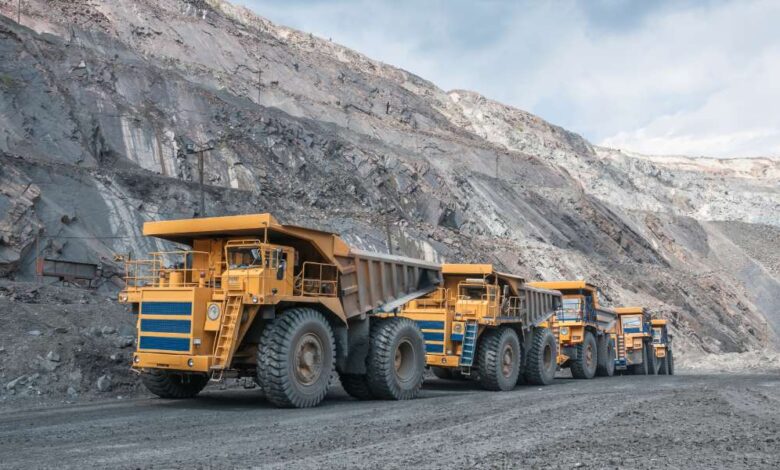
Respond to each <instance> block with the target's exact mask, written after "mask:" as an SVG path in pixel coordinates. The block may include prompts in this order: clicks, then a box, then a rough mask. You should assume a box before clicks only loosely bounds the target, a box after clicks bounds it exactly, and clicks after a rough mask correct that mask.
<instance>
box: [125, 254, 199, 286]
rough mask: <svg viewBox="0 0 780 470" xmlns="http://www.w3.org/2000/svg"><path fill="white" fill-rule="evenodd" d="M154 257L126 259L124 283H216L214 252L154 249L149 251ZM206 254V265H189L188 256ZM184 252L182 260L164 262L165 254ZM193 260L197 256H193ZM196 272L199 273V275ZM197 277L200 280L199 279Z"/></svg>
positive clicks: (148, 284) (189, 284)
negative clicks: (199, 267) (196, 266)
mask: <svg viewBox="0 0 780 470" xmlns="http://www.w3.org/2000/svg"><path fill="white" fill-rule="evenodd" d="M149 254H150V255H151V259H140V260H127V261H125V276H124V280H125V285H126V287H129V288H135V287H193V286H200V287H206V286H213V285H214V269H213V267H212V266H211V254H210V253H208V252H205V251H196V250H174V251H155V252H152V253H149ZM189 255H193V257H194V256H196V255H197V256H206V263H205V266H208V268H207V269H195V268H192V267H191V266H188V262H187V257H188V256H189ZM171 256H181V257H182V261H181V262H180V263H176V262H174V263H173V264H172V265H169V266H165V261H166V260H165V258H170V257H171ZM193 261H194V259H193ZM196 271H197V274H199V275H198V276H197V277H196V275H195V274H196ZM196 279H197V280H196Z"/></svg>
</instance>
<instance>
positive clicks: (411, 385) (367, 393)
mask: <svg viewBox="0 0 780 470" xmlns="http://www.w3.org/2000/svg"><path fill="white" fill-rule="evenodd" d="M424 370H425V341H424V339H423V335H422V332H421V331H420V329H419V328H418V327H417V324H416V323H415V322H413V321H412V320H409V319H408V318H398V317H396V318H387V319H372V320H371V333H370V342H369V350H368V356H367V357H366V373H365V374H341V377H340V378H341V385H342V386H343V387H344V390H345V391H346V392H347V393H348V394H349V395H350V396H352V397H354V398H357V399H358V400H371V399H380V400H410V399H412V398H415V397H416V396H417V395H418V394H419V393H420V389H421V388H422V383H423V372H424Z"/></svg>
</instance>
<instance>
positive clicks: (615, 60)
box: [242, 0, 780, 156]
mask: <svg viewBox="0 0 780 470" xmlns="http://www.w3.org/2000/svg"><path fill="white" fill-rule="evenodd" d="M242 3H244V4H246V5H248V6H250V7H252V8H254V10H255V11H257V12H258V13H259V14H260V15H262V16H266V17H268V18H270V19H271V20H273V21H276V22H279V23H282V24H286V25H289V26H293V27H296V28H299V29H302V30H305V31H311V32H314V33H315V34H317V35H319V36H322V37H332V38H333V40H334V41H336V42H339V43H342V44H344V45H346V46H348V47H351V48H354V49H356V50H358V51H360V52H363V53H365V54H367V55H368V56H370V57H372V58H375V59H379V60H382V61H384V62H387V63H390V64H393V65H396V66H399V67H402V68H404V69H407V70H410V71H411V72H414V73H416V74H418V75H420V76H422V77H424V78H426V79H429V80H431V81H433V82H434V83H436V84H437V85H439V86H441V87H442V88H444V89H452V88H466V89H472V90H475V91H478V92H480V93H482V94H484V95H486V96H488V97H491V98H494V99H497V100H499V101H502V102H504V103H507V104H510V105H513V106H516V107H518V108H521V109H526V110H528V111H531V112H533V113H536V114H538V115H540V116H541V117H543V118H545V119H548V120H550V121H551V122H553V123H555V124H559V125H562V126H564V127H566V128H568V129H570V130H573V131H575V132H580V133H582V134H583V135H585V136H586V137H587V138H589V139H590V140H592V141H594V142H595V143H600V144H604V145H609V146H617V147H622V148H628V149H631V150H635V151H639V152H644V153H662V154H694V155H712V156H759V155H778V154H780V112H778V111H777V106H778V103H780V28H779V27H778V25H779V24H780V2H777V1H772V0H755V1H702V2H680V1H675V2H669V3H658V2H614V1H607V0H604V1H602V2H575V1H573V0H571V1H568V2H554V3H553V2H466V1H447V2H445V1H443V0H436V1H427V2H412V1H397V2H395V1H394V2H373V1H368V0H341V1H337V2H328V1H309V2H289V1H281V0H244V1H243V2H242Z"/></svg>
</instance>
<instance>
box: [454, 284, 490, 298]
mask: <svg viewBox="0 0 780 470" xmlns="http://www.w3.org/2000/svg"><path fill="white" fill-rule="evenodd" d="M484 295H485V286H461V287H460V298H461V300H482V296H484Z"/></svg>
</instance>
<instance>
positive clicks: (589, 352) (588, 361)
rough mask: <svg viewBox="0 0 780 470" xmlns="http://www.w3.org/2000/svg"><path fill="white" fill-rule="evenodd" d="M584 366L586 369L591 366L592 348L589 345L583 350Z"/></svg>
mask: <svg viewBox="0 0 780 470" xmlns="http://www.w3.org/2000/svg"><path fill="white" fill-rule="evenodd" d="M585 364H587V365H588V367H590V366H592V365H593V348H592V347H591V346H590V345H588V346H587V347H586V348H585Z"/></svg>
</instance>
